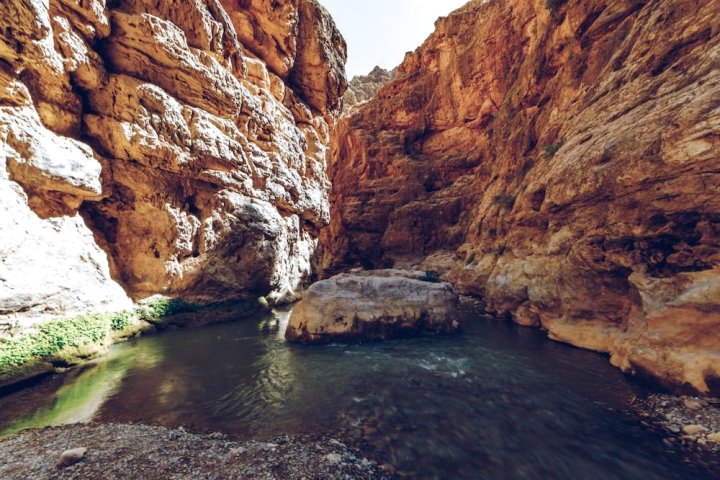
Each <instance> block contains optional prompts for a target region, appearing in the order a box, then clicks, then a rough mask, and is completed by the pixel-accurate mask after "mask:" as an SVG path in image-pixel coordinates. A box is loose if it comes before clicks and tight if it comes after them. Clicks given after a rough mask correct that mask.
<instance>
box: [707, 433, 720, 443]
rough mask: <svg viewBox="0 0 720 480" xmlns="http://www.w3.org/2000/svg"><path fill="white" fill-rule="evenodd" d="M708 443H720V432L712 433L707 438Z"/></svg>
mask: <svg viewBox="0 0 720 480" xmlns="http://www.w3.org/2000/svg"><path fill="white" fill-rule="evenodd" d="M707 439H708V441H710V442H713V443H720V432H718V433H711V434H710V435H708V436H707Z"/></svg>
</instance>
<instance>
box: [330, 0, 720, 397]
mask: <svg viewBox="0 0 720 480" xmlns="http://www.w3.org/2000/svg"><path fill="white" fill-rule="evenodd" d="M500 26H501V27H502V28H499V27H500ZM336 137H337V138H335V139H334V141H333V147H332V155H331V157H332V160H331V165H330V170H329V171H330V175H331V178H332V182H333V190H332V195H331V203H332V215H331V218H332V221H331V224H330V226H329V227H328V228H327V229H326V230H325V231H324V232H323V241H322V258H321V262H320V264H321V268H322V269H323V271H324V273H325V274H326V275H327V274H330V273H332V272H334V271H338V270H342V269H344V268H347V267H349V266H355V265H364V266H366V267H386V266H390V265H393V264H395V265H398V264H407V263H414V264H418V263H419V262H423V266H424V267H425V268H427V269H431V268H432V269H435V270H438V271H441V272H442V273H444V274H446V275H447V278H449V279H450V280H451V281H453V282H454V283H455V284H456V285H457V286H458V288H459V289H460V290H461V291H463V292H464V293H469V294H474V295H477V296H480V297H482V298H483V299H484V300H485V302H486V304H487V308H488V310H489V311H491V312H495V313H498V314H509V315H512V317H513V319H514V320H515V321H517V322H518V323H521V324H523V325H533V326H542V327H544V328H546V329H547V330H548V331H549V335H550V336H551V337H552V338H554V339H558V340H562V341H565V342H569V343H572V344H574V345H578V346H581V347H585V348H590V349H595V350H598V351H603V352H609V353H610V354H611V356H612V361H613V363H614V364H615V365H617V366H619V367H621V368H623V369H624V370H626V371H631V372H635V373H638V374H643V375H649V376H651V377H653V378H655V379H657V380H659V381H660V382H661V383H663V384H666V385H672V386H688V387H692V388H693V389H695V390H699V391H702V392H708V391H710V390H714V391H715V392H717V391H718V388H720V240H719V239H720V155H719V152H720V2H715V1H711V2H692V1H666V0H659V1H655V2H643V1H634V0H633V1H630V0H582V1H577V2H546V1H545V0H535V1H527V2H525V1H523V2H521V1H500V0H495V1H490V2H485V1H479V0H476V1H473V2H470V3H469V4H468V5H466V6H465V7H463V8H462V9H460V10H458V11H457V12H455V13H453V14H451V15H450V16H449V17H447V18H444V19H441V20H439V21H438V23H437V30H436V32H435V33H434V34H433V35H432V36H431V37H430V38H429V39H428V40H427V41H426V43H425V44H424V45H423V46H422V47H421V48H419V49H418V50H417V51H416V52H414V53H412V54H409V55H408V56H407V57H406V59H405V61H404V63H403V64H402V65H401V66H400V67H399V70H398V73H397V78H396V80H395V81H393V82H392V83H390V84H389V85H388V86H386V87H384V88H383V89H382V90H381V91H380V93H379V94H378V96H377V97H376V98H375V99H374V100H372V101H371V102H369V103H368V104H366V105H365V106H363V107H362V108H361V109H360V110H359V111H358V112H357V113H355V114H354V115H352V116H351V117H349V118H346V119H343V120H342V121H341V122H340V124H339V126H338V129H337V136H336Z"/></svg>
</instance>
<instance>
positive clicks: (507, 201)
mask: <svg viewBox="0 0 720 480" xmlns="http://www.w3.org/2000/svg"><path fill="white" fill-rule="evenodd" d="M493 202H495V204H496V205H500V206H501V207H503V208H506V209H508V210H510V209H511V208H513V207H514V206H515V195H510V194H509V193H501V194H500V195H495V197H493Z"/></svg>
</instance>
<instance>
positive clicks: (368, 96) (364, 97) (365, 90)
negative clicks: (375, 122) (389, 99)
mask: <svg viewBox="0 0 720 480" xmlns="http://www.w3.org/2000/svg"><path fill="white" fill-rule="evenodd" d="M394 77H395V70H393V71H391V72H388V71H387V70H385V69H384V68H380V67H375V68H373V70H372V71H371V72H370V73H368V74H367V75H358V76H356V77H353V79H352V80H350V81H349V82H348V89H347V91H346V92H345V95H343V115H349V114H350V113H352V112H354V111H355V110H357V108H358V107H359V106H360V105H363V104H365V103H367V102H369V101H370V100H372V98H373V97H375V95H377V93H378V91H380V89H381V88H382V87H384V86H385V84H387V83H388V82H390V81H391V80H392V79H393V78H394Z"/></svg>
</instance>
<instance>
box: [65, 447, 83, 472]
mask: <svg viewBox="0 0 720 480" xmlns="http://www.w3.org/2000/svg"><path fill="white" fill-rule="evenodd" d="M86 453H87V448H84V447H79V448H73V449H72V450H66V451H64V452H63V453H62V455H60V461H59V462H58V467H61V468H62V467H69V466H71V465H75V464H76V463H78V462H79V461H80V460H82V459H83V458H85V454H86Z"/></svg>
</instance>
